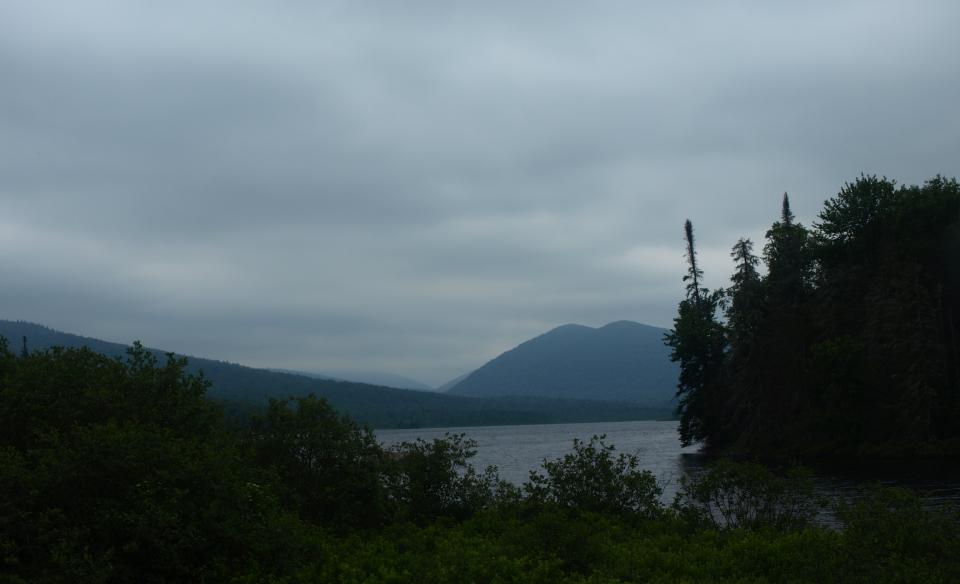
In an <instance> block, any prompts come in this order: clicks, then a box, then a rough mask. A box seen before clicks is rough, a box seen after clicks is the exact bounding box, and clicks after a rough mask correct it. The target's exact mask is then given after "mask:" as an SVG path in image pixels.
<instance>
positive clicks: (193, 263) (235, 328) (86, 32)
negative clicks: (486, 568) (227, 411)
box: [0, 0, 960, 384]
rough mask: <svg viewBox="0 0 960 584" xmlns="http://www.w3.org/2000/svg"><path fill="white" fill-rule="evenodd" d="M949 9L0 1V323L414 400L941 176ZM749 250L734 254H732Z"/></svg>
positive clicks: (957, 61)
mask: <svg viewBox="0 0 960 584" xmlns="http://www.w3.org/2000/svg"><path fill="white" fill-rule="evenodd" d="M958 23H960V2H956V1H955V0H949V1H944V2H918V1H915V0H913V1H909V0H904V1H901V2H884V1H878V0H870V1H863V2H833V1H831V2H770V1H756V2H746V1H744V2H693V1H690V2H657V3H652V2H651V3H644V2H635V1H631V2H612V1H611V2H556V1H550V2H517V1H510V2H500V1H495V0H484V1H482V2H458V1H455V0H445V1H439V0H438V1H435V2H432V1H431V2H428V1H415V0H410V1H405V2H386V1H384V2H380V3H368V2H362V1H358V0H350V1H345V2H301V1H288V2H281V1H272V2H267V1H263V2H252V1H238V0H231V1H222V2H215V1H198V0H190V1H184V2H180V1H172V0H164V1H163V2H152V1H151V2H146V1H144V2H137V1H133V0H123V1H117V2H108V1H99V0H86V1H84V2H76V1H73V0H64V1H62V2H39V1H35V0H23V1H4V2H2V3H0V318H6V319H22V320H30V321H35V322H39V323H42V324H46V325H48V326H51V327H54V328H57V329H61V330H65V331H68V332H74V333H79V334H83V335H87V336H94V337H99V338H105V339H108V340H113V341H119V342H130V341H132V340H134V339H142V340H143V342H144V343H145V344H147V345H149V346H155V347H159V348H165V349H171V350H177V351H178V352H184V353H188V354H194V355H198V356H206V357H213V358H219V359H226V360H230V361H234V362H241V363H244V364H249V365H254V366H268V367H284V368H293V369H311V370H324V369H370V370H382V371H389V372H393V373H398V374H403V375H408V376H411V377H414V378H417V379H420V380H422V381H424V382H426V383H429V384H439V383H442V382H444V381H446V380H448V379H449V378H452V377H454V376H456V375H459V374H461V373H464V372H466V371H469V370H471V369H473V368H476V367H477V366H479V365H482V364H483V363H484V362H485V361H487V360H489V359H490V358H493V357H495V356H496V355H497V354H499V353H500V352H502V351H504V350H506V349H509V348H511V347H513V346H514V345H516V344H517V343H519V342H522V341H524V340H526V339H528V338H530V337H532V336H535V335H537V334H540V333H542V332H545V331H546V330H548V329H550V328H552V327H554V326H557V325H560V324H564V323H569V322H575V323H581V324H587V325H591V326H598V325H603V324H605V323H607V322H609V321H613V320H620V319H630V320H637V321H640V322H644V323H648V324H653V325H659V326H669V325H670V323H671V320H672V318H673V314H674V311H675V308H676V303H677V301H678V300H679V298H680V295H681V294H682V289H683V286H682V282H681V277H682V275H683V272H684V264H683V256H682V245H683V243H682V223H683V220H684V219H685V218H687V217H689V218H690V219H692V220H693V222H694V226H695V229H696V232H697V235H698V238H699V243H700V253H701V257H702V260H703V262H704V267H705V269H706V271H707V281H708V282H707V283H708V284H709V285H714V286H715V285H724V284H725V283H726V281H727V277H728V276H729V273H730V271H731V265H730V261H729V257H728V252H729V248H730V246H731V245H732V244H733V243H734V241H735V240H736V239H737V238H738V237H740V236H751V237H753V238H754V239H755V240H760V239H762V236H763V233H764V231H765V229H766V228H767V227H768V226H769V224H770V222H771V221H773V220H774V219H775V218H776V216H777V213H778V210H779V205H780V197H781V195H782V193H783V192H784V191H789V193H790V195H791V199H792V202H793V207H794V211H795V212H796V214H797V216H798V218H799V219H800V220H801V221H803V222H805V223H807V224H809V223H810V222H811V221H812V220H813V219H814V218H815V215H816V213H817V211H818V209H819V208H820V206H821V204H822V202H823V201H824V199H826V198H828V197H830V196H832V195H833V194H835V193H836V191H837V190H838V189H839V187H840V186H841V185H842V184H843V182H844V181H847V180H852V179H853V178H855V177H856V176H857V175H858V174H859V173H861V172H866V173H877V174H885V175H887V176H889V177H891V178H896V179H898V180H899V181H901V182H907V183H919V182H921V181H923V180H924V179H926V178H929V177H932V176H933V175H935V174H937V173H942V174H945V175H949V176H955V175H957V174H960V169H958V163H960V75H958V72H960V35H958V34H957V25H958ZM761 246H762V242H759V243H758V248H759V247H761Z"/></svg>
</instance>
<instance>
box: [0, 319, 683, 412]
mask: <svg viewBox="0 0 960 584" xmlns="http://www.w3.org/2000/svg"><path fill="white" fill-rule="evenodd" d="M24 336H26V337H27V344H28V349H29V350H30V351H34V350H42V349H47V348H49V347H53V346H61V347H68V348H79V347H88V348H89V349H90V350H92V351H95V352H97V353H101V354H104V355H107V356H110V357H119V358H123V357H124V356H125V355H126V351H127V348H128V345H124V344H121V343H112V342H108V341H103V340H100V339H94V338H90V337H83V336H79V335H73V334H69V333H64V332H60V331H56V330H54V329H51V328H48V327H45V326H42V325H39V324H34V323H30V322H24V321H10V320H0V337H5V338H6V339H7V340H8V343H9V349H10V350H11V351H13V352H15V353H17V352H19V351H20V343H21V338H22V337H24ZM149 350H150V351H151V352H152V353H153V354H154V355H156V356H157V358H158V359H161V360H163V359H165V358H166V356H165V355H166V352H165V351H160V350H157V349H149ZM188 360H189V363H188V366H187V370H188V371H189V372H191V373H196V372H198V371H200V370H202V371H203V373H204V375H205V376H206V377H207V379H209V380H210V381H211V382H212V384H213V385H212V387H211V389H210V391H209V396H210V397H211V398H212V399H216V400H221V401H224V402H227V403H228V405H230V409H231V410H236V411H244V412H245V411H251V410H252V411H256V410H258V409H259V408H262V407H263V406H264V405H265V404H266V402H267V400H268V399H269V398H286V397H290V396H305V395H308V394H311V393H312V394H315V395H317V396H318V397H323V398H325V399H327V400H328V401H329V402H330V403H331V405H333V406H334V407H335V408H336V409H337V410H339V411H340V412H342V413H344V414H346V415H348V416H350V417H352V418H354V419H355V420H357V421H359V422H361V423H365V424H368V425H370V426H372V427H374V428H409V427H448V426H483V425H497V424H545V423H565V422H603V421H619V420H624V421H625V420H649V419H667V418H671V416H672V411H670V410H667V409H663V408H659V409H658V408H645V407H640V406H636V405H630V404H609V403H605V402H597V401H588V400H556V399H543V398H525V397H509V398H494V399H487V398H470V397H462V396H455V395H447V394H441V393H435V392H428V391H415V390H408V389H397V388H392V387H381V386H376V385H369V384H365V383H354V382H347V381H336V380H331V379H322V378H314V377H307V376H305V375H298V374H294V373H286V372H280V371H271V370H268V369H255V368H252V367H246V366H243V365H238V364H235V363H228V362H225V361H215V360H212V359H203V358H199V357H188ZM161 362H162V361H161Z"/></svg>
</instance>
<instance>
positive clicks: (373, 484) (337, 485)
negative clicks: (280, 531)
mask: <svg viewBox="0 0 960 584" xmlns="http://www.w3.org/2000/svg"><path fill="white" fill-rule="evenodd" d="M250 436H251V437H252V443H253V446H254V449H255V451H256V455H257V459H258V461H259V462H260V464H261V465H262V466H264V467H265V468H271V469H273V470H274V471H275V472H276V474H277V476H278V477H279V479H280V485H279V489H280V490H281V492H282V493H283V494H284V500H285V501H286V503H287V504H288V505H290V506H292V507H294V508H296V509H298V510H299V513H300V516H301V517H302V518H303V519H305V520H308V521H311V522H314V523H319V524H325V525H332V526H336V527H362V526H368V527H369V526H374V525H378V524H380V523H382V522H383V521H384V520H385V518H386V496H385V493H384V492H383V488H382V484H381V480H380V474H381V469H382V466H383V451H382V450H381V448H380V446H379V444H378V443H377V440H376V438H375V437H374V435H373V432H371V431H370V429H369V428H365V427H363V428H362V427H360V426H358V425H357V424H356V423H355V422H354V421H352V420H350V419H349V418H347V417H346V416H341V415H339V414H338V413H337V412H336V411H335V410H334V409H333V408H332V407H331V406H330V404H329V403H327V401H326V400H324V399H318V398H316V397H314V396H312V395H311V396H308V397H301V398H290V399H286V400H282V401H281V400H270V406H269V408H268V409H267V413H266V415H265V416H263V417H259V418H255V419H254V421H253V427H252V430H251V432H250Z"/></svg>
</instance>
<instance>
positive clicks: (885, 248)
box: [667, 175, 960, 456]
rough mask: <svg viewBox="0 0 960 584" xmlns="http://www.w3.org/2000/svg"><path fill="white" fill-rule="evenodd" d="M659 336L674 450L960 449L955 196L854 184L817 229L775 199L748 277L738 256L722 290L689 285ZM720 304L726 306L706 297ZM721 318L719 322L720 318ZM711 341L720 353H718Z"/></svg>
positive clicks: (931, 186) (830, 203) (884, 182)
mask: <svg viewBox="0 0 960 584" xmlns="http://www.w3.org/2000/svg"><path fill="white" fill-rule="evenodd" d="M685 233H686V235H687V238H686V244H687V245H686V250H687V257H688V262H689V264H690V265H689V267H688V274H687V275H686V276H685V277H684V280H685V281H686V282H688V284H687V296H686V298H685V299H684V300H682V301H681V302H680V306H679V309H678V316H677V319H676V320H675V321H674V329H673V331H672V332H671V333H670V334H669V335H668V336H667V344H668V345H669V346H670V347H671V348H672V349H673V358H674V360H676V361H678V362H679V363H680V366H681V375H680V382H679V392H678V395H679V396H680V404H679V413H680V416H681V425H680V434H681V440H682V441H683V442H684V443H685V444H687V443H690V442H691V441H700V442H702V443H704V444H705V445H707V446H708V447H712V448H717V449H728V450H735V451H745V452H754V453H766V454H816V455H876V456H898V455H926V454H937V455H950V456H953V455H956V454H957V453H958V452H960V426H958V425H957V424H956V420H957V418H958V416H960V342H958V340H960V277H958V268H960V186H958V183H957V181H956V180H955V179H945V178H943V177H939V176H938V177H935V178H933V179H931V180H929V181H927V182H926V183H925V184H924V185H923V186H898V185H897V184H896V183H895V182H894V181H891V180H888V179H886V178H878V177H876V176H866V175H862V176H860V177H859V178H858V179H856V180H855V181H853V182H852V183H847V184H845V185H843V187H842V188H841V189H840V192H839V193H837V195H836V196H834V197H832V198H830V199H829V200H827V201H826V202H825V203H824V208H823V210H822V211H821V212H820V214H819V217H818V221H816V222H815V223H814V227H813V229H812V230H810V229H807V228H806V227H804V226H803V225H801V224H800V223H797V222H796V219H795V217H794V215H793V212H792V211H791V209H790V200H789V198H788V196H787V195H786V193H784V196H783V201H782V206H781V213H780V218H779V221H777V222H775V223H774V224H773V225H772V226H771V227H770V229H769V230H768V231H767V234H766V244H765V245H764V248H763V263H764V265H765V267H766V273H765V274H764V275H760V273H759V271H758V270H757V269H756V266H757V264H758V260H757V258H756V257H755V256H754V255H753V252H752V243H751V242H750V241H749V240H744V239H741V240H740V241H738V242H737V243H736V245H734V247H733V251H732V253H731V256H732V257H733V259H734V262H735V270H734V274H733V276H732V277H731V286H730V287H729V288H728V289H726V290H716V291H713V292H710V291H708V290H703V289H700V288H697V292H698V295H697V296H694V294H692V291H691V288H690V284H689V281H690V280H691V279H692V277H693V275H696V277H697V281H699V279H700V277H701V276H702V274H701V273H700V272H699V271H698V270H697V268H696V266H695V264H694V263H693V262H692V261H690V260H691V259H692V258H694V257H695V256H694V255H693V251H694V250H693V239H692V228H691V226H690V223H689V221H688V222H687V223H686V224H685ZM718 298H723V299H724V303H723V304H724V306H723V307H721V306H720V305H719V304H711V303H710V302H711V299H718ZM720 308H725V310H724V314H723V317H724V318H723V319H718V318H717V316H718V314H719V312H720ZM718 344H719V345H720V346H719V347H718Z"/></svg>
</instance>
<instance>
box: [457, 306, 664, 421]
mask: <svg viewBox="0 0 960 584" xmlns="http://www.w3.org/2000/svg"><path fill="white" fill-rule="evenodd" d="M666 332H667V331H666V329H662V328H657V327H653V326H647V325H644V324H640V323H636V322H631V321H626V320H621V321H617V322H612V323H610V324H608V325H606V326H603V327H600V328H591V327H587V326H582V325H577V324H567V325H563V326H560V327H557V328H555V329H553V330H551V331H549V332H547V333H545V334H542V335H540V336H539V337H536V338H534V339H531V340H529V341H527V342H525V343H522V344H520V345H518V346H517V347H515V348H513V349H511V350H509V351H507V352H506V353H503V354H502V355H500V356H499V357H497V358H496V359H493V360H492V361H490V362H488V363H487V364H486V365H484V366H483V367H481V368H479V369H477V370H476V371H474V372H473V373H471V374H470V375H468V376H467V377H466V379H464V380H463V381H460V382H459V383H457V384H455V385H453V387H451V388H449V389H448V390H447V391H448V393H450V394H453V395H464V396H475V397H492V396H506V395H514V396H543V397H552V398H563V399H591V400H611V401H621V402H632V403H639V404H645V405H649V406H660V407H664V406H666V405H667V404H669V403H670V402H671V400H672V399H673V396H674V394H675V392H676V383H677V375H678V370H677V367H676V365H675V364H674V363H672V362H671V361H670V358H669V350H668V348H667V347H666V346H665V345H664V344H663V335H664V334H665V333H666Z"/></svg>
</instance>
